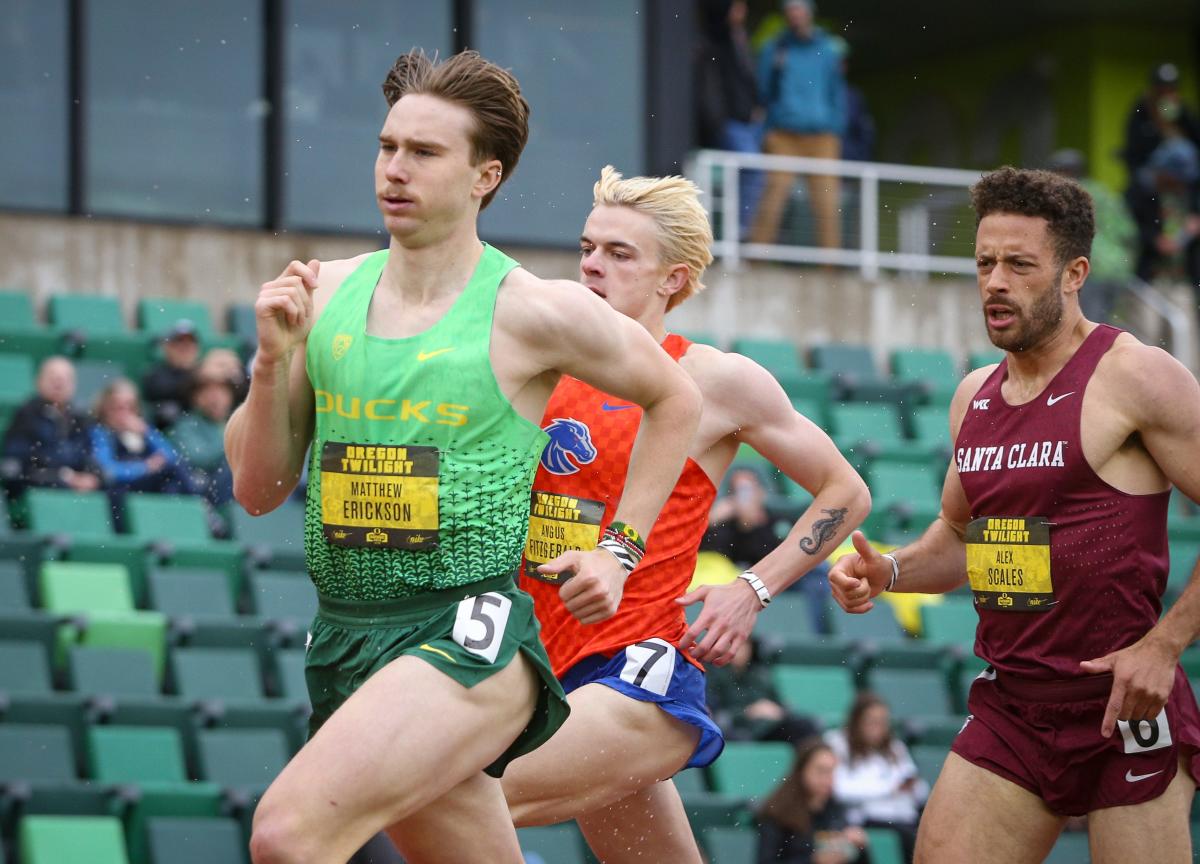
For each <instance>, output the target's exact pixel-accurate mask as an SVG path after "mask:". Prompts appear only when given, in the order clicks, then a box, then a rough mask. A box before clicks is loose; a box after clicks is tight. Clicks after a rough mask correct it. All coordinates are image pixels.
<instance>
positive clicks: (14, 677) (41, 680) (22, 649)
mask: <svg viewBox="0 0 1200 864" xmlns="http://www.w3.org/2000/svg"><path fill="white" fill-rule="evenodd" d="M0 638H2V639H3V641H0V692H13V691H15V692H20V693H48V692H50V690H51V688H52V686H53V685H52V678H51V674H50V657H49V655H48V654H47V653H46V646H45V645H43V644H42V643H40V642H31V641H9V640H8V639H7V638H4V634H3V633H2V632H0Z"/></svg>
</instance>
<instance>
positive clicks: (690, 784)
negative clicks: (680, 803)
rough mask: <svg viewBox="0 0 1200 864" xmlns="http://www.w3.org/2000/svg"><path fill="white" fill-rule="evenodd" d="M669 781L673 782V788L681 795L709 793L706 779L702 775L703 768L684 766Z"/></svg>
mask: <svg viewBox="0 0 1200 864" xmlns="http://www.w3.org/2000/svg"><path fill="white" fill-rule="evenodd" d="M671 782H672V783H674V784H675V789H676V790H677V791H678V792H679V794H680V795H681V796H683V797H685V798H686V797H688V796H689V795H707V794H708V793H709V789H708V780H707V778H705V776H704V769H703V768H685V769H684V770H682V771H680V772H679V773H678V774H676V775H675V776H674V777H672V778H671Z"/></svg>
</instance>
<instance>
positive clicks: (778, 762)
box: [708, 741, 795, 799]
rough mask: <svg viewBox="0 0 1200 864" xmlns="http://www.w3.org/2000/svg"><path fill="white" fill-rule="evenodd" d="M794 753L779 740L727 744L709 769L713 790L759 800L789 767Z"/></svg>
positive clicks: (771, 788)
mask: <svg viewBox="0 0 1200 864" xmlns="http://www.w3.org/2000/svg"><path fill="white" fill-rule="evenodd" d="M794 752H795V751H794V750H793V748H792V746H791V745H790V744H785V743H784V742H782V741H767V742H759V741H730V742H729V743H727V744H726V745H725V750H724V752H723V753H722V754H721V758H720V759H718V760H717V761H716V762H714V763H713V764H712V765H711V766H709V769H708V770H709V776H710V777H711V778H712V784H713V788H714V789H715V790H716V791H718V792H721V793H723V794H726V795H737V796H739V797H742V798H758V799H761V798H763V797H765V796H766V795H768V794H770V792H771V791H772V790H773V789H774V788H775V787H776V786H777V785H778V784H779V781H780V780H782V779H783V778H784V776H785V775H786V774H787V772H788V771H790V770H791V767H792V756H793V753H794Z"/></svg>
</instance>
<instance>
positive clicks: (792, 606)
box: [754, 591, 817, 642]
mask: <svg viewBox="0 0 1200 864" xmlns="http://www.w3.org/2000/svg"><path fill="white" fill-rule="evenodd" d="M754 633H755V635H756V636H759V637H761V638H763V639H767V640H773V641H777V642H794V641H810V640H812V639H813V637H815V636H816V635H817V634H816V633H815V632H814V631H813V621H812V614H811V612H810V610H809V606H808V598H807V597H805V596H804V595H802V594H800V593H799V592H795V591H784V592H781V593H779V594H776V595H775V596H774V597H772V598H771V605H770V606H769V607H768V608H766V609H764V610H763V611H762V612H760V613H759V614H758V618H757V619H756V620H755V622H754Z"/></svg>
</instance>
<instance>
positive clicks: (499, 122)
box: [383, 48, 529, 210]
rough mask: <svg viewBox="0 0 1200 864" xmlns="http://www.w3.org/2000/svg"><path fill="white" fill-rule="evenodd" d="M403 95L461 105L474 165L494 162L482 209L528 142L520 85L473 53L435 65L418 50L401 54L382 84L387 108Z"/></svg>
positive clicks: (525, 103)
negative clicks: (469, 120)
mask: <svg viewBox="0 0 1200 864" xmlns="http://www.w3.org/2000/svg"><path fill="white" fill-rule="evenodd" d="M409 93H423V94H425V95H428V96H436V97H437V98H439V99H445V100H446V101H447V102H453V103H455V104H456V105H461V106H463V107H464V108H466V109H467V110H468V111H470V112H471V115H472V116H473V117H474V118H475V130H474V132H473V134H472V135H471V150H472V157H473V158H474V159H475V161H476V162H477V163H478V162H482V161H483V160H485V159H499V160H500V165H501V169H500V183H497V184H496V188H495V189H493V190H492V191H491V192H489V193H488V194H487V196H486V197H485V198H484V199H483V201H482V202H481V204H480V207H479V209H481V210H482V209H483V208H484V207H487V205H488V204H490V203H491V201H492V198H494V197H495V195H496V192H497V191H499V189H500V185H501V184H502V183H504V181H505V180H507V179H508V178H509V177H511V176H512V173H513V171H515V170H516V168H517V161H518V160H519V159H520V158H521V151H522V150H524V149H525V142H526V141H527V140H529V103H528V102H526V101H525V97H524V96H522V95H521V85H520V84H519V83H517V79H516V77H515V76H514V75H513V74H512V73H511V72H509V71H508V70H507V69H501V68H500V67H499V66H497V65H496V64H494V63H492V62H490V61H488V60H485V59H484V58H483V57H481V56H480V54H479V52H478V51H461V52H459V53H458V54H454V55H452V56H451V57H448V58H447V59H445V60H443V61H441V62H438V60H437V58H436V57H434V58H433V59H430V58H429V57H428V56H426V54H425V52H424V51H422V50H421V49H419V48H416V49H413V50H412V51H409V52H408V53H407V54H401V55H400V56H399V57H398V58H397V59H396V62H395V63H394V64H393V65H392V68H391V69H390V70H388V74H387V78H385V79H384V81H383V95H384V98H386V99H387V102H388V105H395V104H396V103H397V102H399V101H400V99H401V98H402V97H403V96H405V95H406V94H409Z"/></svg>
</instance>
